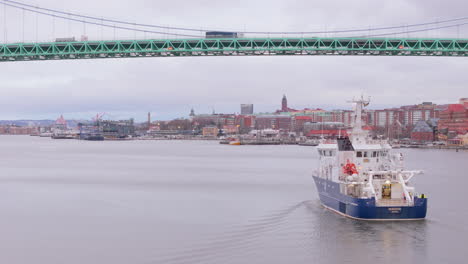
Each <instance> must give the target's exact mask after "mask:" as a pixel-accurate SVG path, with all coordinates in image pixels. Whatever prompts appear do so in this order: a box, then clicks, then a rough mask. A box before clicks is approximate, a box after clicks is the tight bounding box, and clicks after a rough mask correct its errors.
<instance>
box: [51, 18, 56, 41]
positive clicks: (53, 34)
mask: <svg viewBox="0 0 468 264" xmlns="http://www.w3.org/2000/svg"><path fill="white" fill-rule="evenodd" d="M52 40H53V41H55V15H52Z"/></svg>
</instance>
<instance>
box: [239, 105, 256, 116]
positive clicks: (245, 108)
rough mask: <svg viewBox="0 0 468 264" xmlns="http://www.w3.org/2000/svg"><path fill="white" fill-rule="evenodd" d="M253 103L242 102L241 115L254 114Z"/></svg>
mask: <svg viewBox="0 0 468 264" xmlns="http://www.w3.org/2000/svg"><path fill="white" fill-rule="evenodd" d="M253 107H254V106H253V104H241V115H253V111H254V110H253Z"/></svg>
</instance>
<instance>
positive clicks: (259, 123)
mask: <svg viewBox="0 0 468 264" xmlns="http://www.w3.org/2000/svg"><path fill="white" fill-rule="evenodd" d="M291 121H292V118H291V116H289V115H258V116H256V118H255V128H256V129H259V130H262V129H274V130H288V131H289V130H291V126H292V122H291Z"/></svg>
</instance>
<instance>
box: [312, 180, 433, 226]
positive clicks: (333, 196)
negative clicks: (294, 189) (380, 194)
mask: <svg viewBox="0 0 468 264" xmlns="http://www.w3.org/2000/svg"><path fill="white" fill-rule="evenodd" d="M313 178H314V181H315V185H316V186H317V190H318V193H319V197H320V201H321V202H322V204H323V205H324V206H325V207H327V208H328V209H331V210H333V211H335V212H337V213H339V214H342V215H345V216H348V217H351V218H356V219H363V220H419V219H424V218H425V217H426V211H427V198H418V197H415V198H414V206H376V205H375V198H368V199H361V198H354V197H351V196H347V195H344V194H342V193H340V185H339V183H336V182H333V181H330V180H326V179H322V178H319V177H316V176H314V177H313Z"/></svg>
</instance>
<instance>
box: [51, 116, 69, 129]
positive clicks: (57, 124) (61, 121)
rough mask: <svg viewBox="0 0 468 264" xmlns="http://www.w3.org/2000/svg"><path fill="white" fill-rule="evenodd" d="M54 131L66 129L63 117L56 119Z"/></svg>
mask: <svg viewBox="0 0 468 264" xmlns="http://www.w3.org/2000/svg"><path fill="white" fill-rule="evenodd" d="M54 129H57V130H66V129H67V121H66V120H65V118H63V115H60V117H59V118H57V120H56V121H55V124H54Z"/></svg>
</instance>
